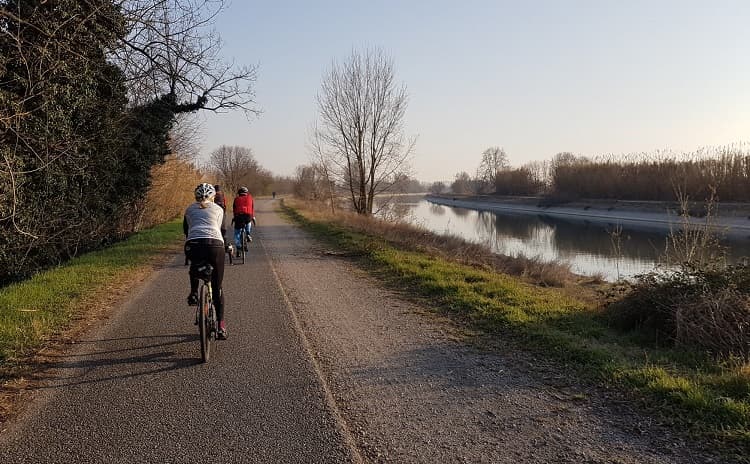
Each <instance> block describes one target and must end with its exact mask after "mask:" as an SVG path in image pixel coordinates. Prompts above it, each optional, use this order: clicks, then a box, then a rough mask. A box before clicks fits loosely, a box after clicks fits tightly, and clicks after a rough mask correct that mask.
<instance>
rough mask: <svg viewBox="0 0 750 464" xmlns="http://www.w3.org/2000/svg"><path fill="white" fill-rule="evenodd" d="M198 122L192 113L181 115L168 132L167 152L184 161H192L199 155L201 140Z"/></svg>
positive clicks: (201, 134)
mask: <svg viewBox="0 0 750 464" xmlns="http://www.w3.org/2000/svg"><path fill="white" fill-rule="evenodd" d="M201 129H202V127H201V124H200V121H199V120H198V118H197V117H196V115H195V114H194V113H181V114H178V115H177V118H175V123H174V125H173V126H172V129H171V130H170V131H169V151H170V152H171V153H172V154H174V155H175V156H177V157H178V158H179V159H181V160H184V161H193V160H195V159H196V158H197V157H198V155H199V154H200V148H201V139H202V138H203V133H202V130H201Z"/></svg>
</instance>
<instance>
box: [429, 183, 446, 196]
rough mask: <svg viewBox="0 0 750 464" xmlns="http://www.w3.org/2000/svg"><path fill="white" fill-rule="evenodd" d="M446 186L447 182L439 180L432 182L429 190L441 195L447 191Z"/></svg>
mask: <svg viewBox="0 0 750 464" xmlns="http://www.w3.org/2000/svg"><path fill="white" fill-rule="evenodd" d="M446 188H447V186H446V185H445V182H443V181H440V180H438V181H435V182H433V183H431V184H430V187H429V190H430V193H434V194H435V195H440V194H441V193H443V192H445V190H446Z"/></svg>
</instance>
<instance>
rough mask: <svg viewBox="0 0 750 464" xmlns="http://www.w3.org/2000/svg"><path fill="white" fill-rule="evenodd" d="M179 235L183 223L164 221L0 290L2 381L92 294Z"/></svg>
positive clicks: (130, 271)
mask: <svg viewBox="0 0 750 464" xmlns="http://www.w3.org/2000/svg"><path fill="white" fill-rule="evenodd" d="M181 236H182V224H181V223H179V222H176V221H175V222H169V223H166V224H162V225H159V226H156V227H153V228H151V229H148V230H144V231H142V232H139V233H137V234H135V235H133V236H132V237H130V238H128V239H127V240H125V241H123V242H120V243H117V244H115V245H113V246H111V247H109V248H106V249H102V250H98V251H94V252H91V253H86V254H84V255H81V256H79V257H77V258H74V259H72V260H70V261H68V262H67V263H65V264H63V265H62V266H60V267H57V268H55V269H50V270H47V271H44V272H40V273H38V274H36V275H35V276H33V277H32V278H30V279H28V280H26V281H23V282H19V283H16V284H11V285H9V286H7V287H4V288H0V379H2V378H7V377H8V376H10V375H11V374H12V372H13V371H14V369H15V368H17V367H18V365H19V363H20V361H22V360H24V359H25V358H26V357H27V356H29V355H30V354H32V353H34V352H35V351H37V350H38V349H39V348H40V347H41V346H43V344H44V343H45V341H46V340H49V339H50V337H53V336H54V335H55V334H59V333H61V332H62V331H64V330H65V329H66V328H67V327H69V325H70V324H71V321H72V319H73V318H74V317H75V316H76V315H78V314H81V313H84V312H86V311H87V310H86V309H85V308H83V307H82V306H85V305H86V304H87V303H89V302H90V301H91V300H92V298H91V296H92V295H96V294H97V293H99V292H101V291H102V290H103V289H106V288H107V287H108V286H110V285H115V284H117V283H120V282H122V281H123V280H125V279H127V278H128V276H130V275H132V274H133V273H134V272H135V271H136V270H138V269H141V268H143V267H144V266H146V265H148V264H149V263H150V261H151V258H152V257H153V256H154V255H155V254H157V253H159V252H161V251H164V250H166V249H168V248H170V247H173V246H174V244H175V243H176V242H177V241H179V239H180V237H181Z"/></svg>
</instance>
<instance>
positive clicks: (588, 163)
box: [550, 145, 750, 202]
mask: <svg viewBox="0 0 750 464" xmlns="http://www.w3.org/2000/svg"><path fill="white" fill-rule="evenodd" d="M550 184H551V191H550V193H551V194H552V195H559V196H563V197H568V198H601V199H618V200H656V201H674V200H676V198H675V191H677V190H679V191H681V192H682V193H683V194H685V195H686V196H687V197H689V198H690V199H692V200H704V199H706V198H708V197H709V196H710V195H711V194H712V192H715V197H716V199H717V200H719V201H722V202H726V201H750V152H749V151H748V147H747V146H745V145H738V146H729V147H720V148H711V149H704V150H699V151H696V152H693V153H687V154H683V155H679V156H678V155H675V154H672V153H654V154H640V155H630V156H627V157H614V156H600V157H596V158H593V159H589V158H583V157H576V158H574V159H572V160H567V161H566V162H564V163H560V164H558V165H556V166H555V168H554V169H553V171H552V173H551V182H550Z"/></svg>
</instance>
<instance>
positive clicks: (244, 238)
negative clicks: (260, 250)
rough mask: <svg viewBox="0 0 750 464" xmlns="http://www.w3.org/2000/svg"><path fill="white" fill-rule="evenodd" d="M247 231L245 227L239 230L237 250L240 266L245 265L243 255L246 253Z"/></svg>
mask: <svg viewBox="0 0 750 464" xmlns="http://www.w3.org/2000/svg"><path fill="white" fill-rule="evenodd" d="M246 250H247V230H246V229H245V226H243V227H242V229H240V249H239V250H237V253H238V255H239V258H240V259H241V260H242V264H245V254H246V253H247V251H246Z"/></svg>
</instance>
